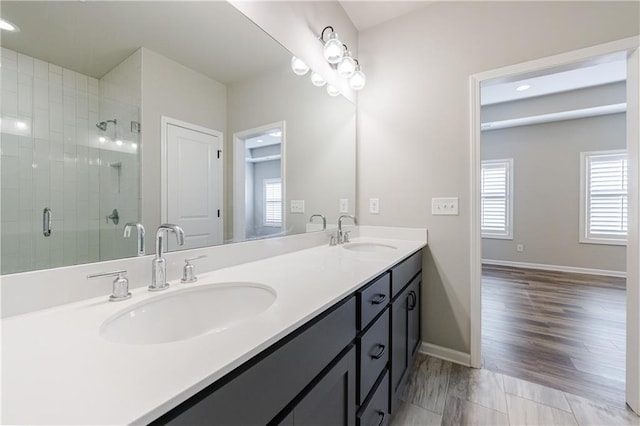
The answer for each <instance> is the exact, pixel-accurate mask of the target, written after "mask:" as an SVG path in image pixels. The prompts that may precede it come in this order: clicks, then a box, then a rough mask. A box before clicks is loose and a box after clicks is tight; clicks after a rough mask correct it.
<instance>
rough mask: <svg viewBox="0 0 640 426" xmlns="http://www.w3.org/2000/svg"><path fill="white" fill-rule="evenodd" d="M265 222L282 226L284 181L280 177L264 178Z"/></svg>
mask: <svg viewBox="0 0 640 426" xmlns="http://www.w3.org/2000/svg"><path fill="white" fill-rule="evenodd" d="M264 223H265V225H271V226H280V225H281V223H282V183H281V181H280V179H265V180H264Z"/></svg>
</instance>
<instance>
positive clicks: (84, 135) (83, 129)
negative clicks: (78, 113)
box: [76, 118, 89, 147]
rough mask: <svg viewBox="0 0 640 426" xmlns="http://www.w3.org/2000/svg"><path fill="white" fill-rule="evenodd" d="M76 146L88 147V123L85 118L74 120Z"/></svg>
mask: <svg viewBox="0 0 640 426" xmlns="http://www.w3.org/2000/svg"><path fill="white" fill-rule="evenodd" d="M76 144H78V146H80V145H83V146H84V147H87V146H88V145H89V121H88V120H87V119H86V118H78V119H77V120H76Z"/></svg>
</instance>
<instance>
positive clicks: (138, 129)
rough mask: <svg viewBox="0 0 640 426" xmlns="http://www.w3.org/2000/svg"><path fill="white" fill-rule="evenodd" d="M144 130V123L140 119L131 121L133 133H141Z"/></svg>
mask: <svg viewBox="0 0 640 426" xmlns="http://www.w3.org/2000/svg"><path fill="white" fill-rule="evenodd" d="M141 131H142V125H141V124H140V123H139V122H138V121H132V122H131V133H140V132H141Z"/></svg>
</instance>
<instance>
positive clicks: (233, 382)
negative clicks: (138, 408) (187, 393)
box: [152, 252, 422, 426]
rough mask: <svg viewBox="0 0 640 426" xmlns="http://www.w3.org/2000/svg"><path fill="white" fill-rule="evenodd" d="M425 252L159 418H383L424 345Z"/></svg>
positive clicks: (330, 421)
mask: <svg viewBox="0 0 640 426" xmlns="http://www.w3.org/2000/svg"><path fill="white" fill-rule="evenodd" d="M421 267H422V255H421V252H417V253H414V254H413V255H411V256H410V257H409V258H407V259H405V260H404V261H402V262H400V263H399V264H398V265H396V266H394V267H393V268H391V269H390V270H389V271H387V272H385V273H384V274H382V275H380V276H379V277H377V278H376V279H374V280H372V281H371V282H370V283H368V284H367V285H365V286H363V287H362V288H361V289H359V290H357V291H356V292H355V293H353V294H352V295H351V296H349V297H347V298H345V299H343V300H342V301H341V302H339V303H337V304H336V305H334V306H333V307H331V308H329V309H328V310H326V311H325V312H323V313H322V314H320V315H318V316H317V317H316V318H314V319H313V320H311V321H309V322H308V323H307V324H305V325H303V326H302V327H300V328H299V329H297V330H296V331H294V332H293V333H291V334H290V335H288V336H286V337H284V338H283V339H282V340H280V341H279V342H277V343H275V344H274V345H272V346H271V347H270V348H268V349H266V350H265V351H263V352H262V353H260V354H258V355H256V356H255V357H254V358H253V359H251V360H249V361H247V362H246V363H245V364H243V365H242V366H240V367H238V368H237V369H235V370H234V371H232V372H231V373H229V374H228V375H226V376H225V377H223V378H221V379H219V380H218V381H216V382H215V383H213V384H212V385H210V386H209V387H207V388H206V389H204V390H203V391H201V392H200V393H198V394H197V395H195V396H193V397H191V398H190V399H189V400H187V401H185V402H183V403H182V404H180V405H179V406H178V407H176V408H174V409H173V410H171V411H169V412H168V413H166V414H164V415H163V416H161V417H160V418H158V419H156V420H155V421H154V422H152V424H154V425H164V424H171V425H267V424H268V425H287V426H295V425H332V426H334V425H336V426H347V425H349V426H353V425H356V424H357V425H359V426H360V425H362V426H369V425H386V424H387V423H388V421H389V416H390V413H392V412H393V410H394V408H395V406H396V405H395V404H397V396H398V395H397V393H398V391H399V390H400V389H401V387H402V384H403V383H404V381H405V380H406V376H407V374H406V372H407V370H408V368H409V366H411V364H412V362H413V355H414V354H415V353H416V352H417V350H418V348H419V346H420V270H421Z"/></svg>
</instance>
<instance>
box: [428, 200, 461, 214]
mask: <svg viewBox="0 0 640 426" xmlns="http://www.w3.org/2000/svg"><path fill="white" fill-rule="evenodd" d="M431 214H432V215H434V216H458V214H459V213H458V197H447V198H432V199H431Z"/></svg>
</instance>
